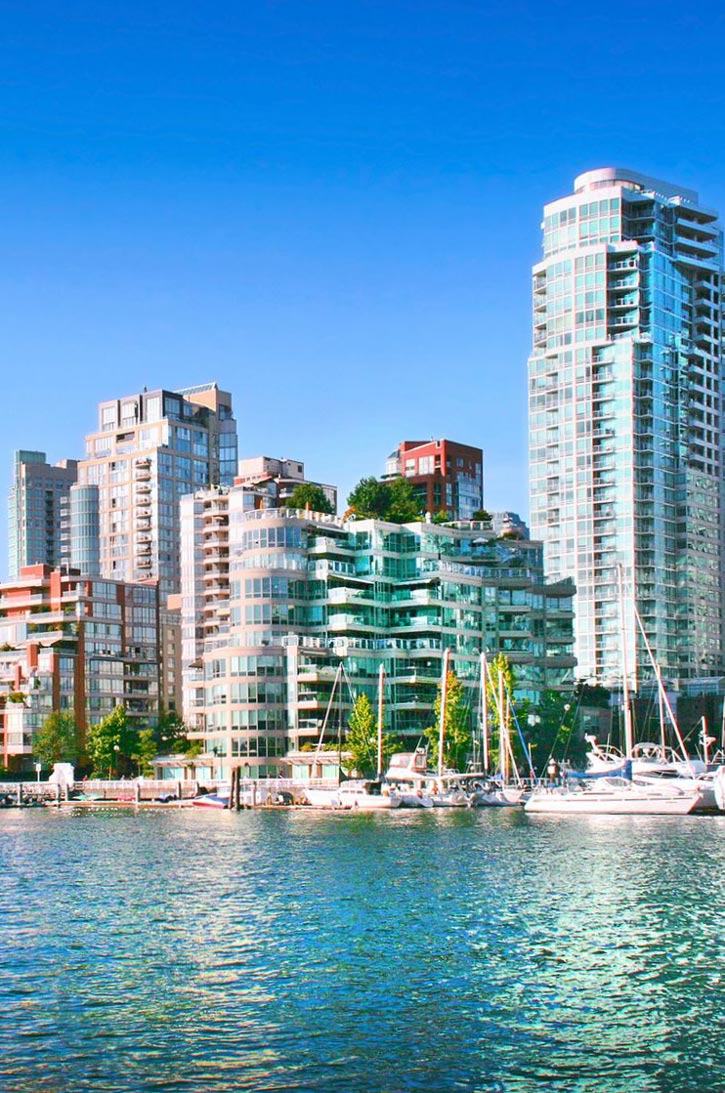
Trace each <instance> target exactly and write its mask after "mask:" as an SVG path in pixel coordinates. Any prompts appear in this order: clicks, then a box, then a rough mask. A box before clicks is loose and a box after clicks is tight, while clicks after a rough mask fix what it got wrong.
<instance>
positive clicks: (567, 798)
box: [524, 775, 701, 816]
mask: <svg viewBox="0 0 725 1093" xmlns="http://www.w3.org/2000/svg"><path fill="white" fill-rule="evenodd" d="M700 799H701V798H700V793H699V792H698V790H697V789H696V788H694V787H693V788H689V789H681V788H678V787H674V786H653V785H650V784H648V783H646V782H643V781H642V780H641V779H634V778H633V779H632V780H631V781H630V780H629V779H627V778H621V777H619V776H617V775H612V776H605V777H600V778H582V779H577V780H576V782H568V783H567V784H566V785H563V786H544V785H540V786H537V787H536V789H535V790H534V791H533V793H532V794H531V796H530V797H529V799H528V801H527V802H526V804H525V805H524V808H525V810H526V811H527V812H548V813H558V814H568V815H572V814H577V815H590V816H592V815H611V816H686V815H687V814H688V813H690V812H692V811H694V809H695V808H696V807H697V805H698V804H699V802H700Z"/></svg>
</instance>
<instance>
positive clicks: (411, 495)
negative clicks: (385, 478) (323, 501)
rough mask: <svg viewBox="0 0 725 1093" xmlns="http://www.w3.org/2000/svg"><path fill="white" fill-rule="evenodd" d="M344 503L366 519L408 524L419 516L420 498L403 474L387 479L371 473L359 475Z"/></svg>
mask: <svg viewBox="0 0 725 1093" xmlns="http://www.w3.org/2000/svg"><path fill="white" fill-rule="evenodd" d="M347 503H348V505H349V506H350V508H351V509H353V511H354V512H355V515H356V516H360V517H363V518H367V519H373V520H388V521H390V523H392V524H408V523H411V522H413V521H415V520H419V519H420V518H421V505H420V501H419V500H418V498H417V497H416V494H415V491H414V489H413V487H412V486H411V484H410V482H409V481H408V480H407V478H393V479H392V480H391V481H390V482H380V481H379V480H378V479H377V478H375V477H372V476H371V477H369V478H361V479H360V481H359V482H358V484H357V486H355V488H354V489H353V491H352V492H351V493H350V495H349V496H348V499H347Z"/></svg>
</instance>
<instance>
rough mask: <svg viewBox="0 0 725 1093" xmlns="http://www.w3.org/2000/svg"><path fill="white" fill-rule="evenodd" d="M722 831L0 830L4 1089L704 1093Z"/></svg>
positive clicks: (473, 819) (119, 822)
mask: <svg viewBox="0 0 725 1093" xmlns="http://www.w3.org/2000/svg"><path fill="white" fill-rule="evenodd" d="M724 831H725V823H724V821H723V820H721V819H719V818H703V819H698V818H684V819H677V818H673V819H660V818H653V819H645V818H638V819H636V820H633V819H628V818H624V817H622V818H617V817H591V818H586V817H583V818H581V819H578V820H574V821H572V820H569V821H566V822H562V821H561V820H558V821H557V820H556V819H554V818H552V817H537V818H532V817H527V816H525V815H523V814H521V813H517V812H508V811H506V812H504V811H500V812H491V813H486V812H468V811H460V812H459V811H455V812H445V811H435V812H421V813H415V812H411V813H396V814H390V815H381V816H364V815H359V816H354V817H353V816H344V815H329V816H326V815H323V814H313V813H308V812H303V811H292V812H287V813H274V814H266V813H265V814H261V813H241V814H239V815H234V814H226V813H221V814H220V813H215V814H205V813H202V814H197V813H193V814H191V813H186V812H183V811H176V812H140V813H138V814H134V813H133V812H119V811H113V812H111V811H110V810H109V811H108V812H105V813H104V812H99V813H90V812H84V813H83V814H79V815H73V814H66V813H56V812H54V811H47V812H28V813H21V812H9V813H7V814H3V815H2V816H1V817H0V856H1V863H2V875H3V878H4V879H3V883H2V888H1V893H0V916H1V920H2V923H3V940H4V945H3V948H2V955H0V1005H1V1006H2V1010H3V1013H4V1015H5V1026H6V1029H7V1030H8V1035H6V1037H5V1050H4V1052H3V1055H2V1059H0V1086H2V1087H5V1088H8V1089H12V1090H13V1091H14V1093H30V1091H31V1090H32V1091H36V1090H41V1091H42V1090H53V1091H55V1090H60V1089H63V1090H70V1089H72V1090H73V1091H74V1093H75V1091H93V1093H106V1091H115V1090H119V1091H129V1093H130V1091H132V1090H133V1091H134V1093H138V1091H144V1090H169V1091H174V1090H190V1089H195V1090H196V1089H198V1088H199V1087H202V1086H203V1087H205V1088H206V1089H209V1090H214V1091H218V1093H225V1091H227V1090H240V1089H250V1090H251V1089H254V1090H300V1091H302V1090H321V1091H327V1090H330V1091H332V1090H336V1091H337V1090H340V1089H345V1090H351V1091H352V1090H356V1091H357V1090H359V1091H362V1093H366V1091H383V1090H391V1091H393V1090H440V1091H443V1093H446V1091H448V1090H451V1091H452V1090H467V1091H468V1090H470V1091H481V1093H493V1091H494V1090H499V1091H506V1093H523V1091H529V1090H532V1091H533V1090H536V1091H539V1090H550V1091H552V1093H584V1091H588V1090H597V1093H602V1091H605V1093H608V1091H611V1093H621V1091H622V1090H625V1089H626V1090H628V1091H629V1090H632V1091H635V1093H638V1091H643V1093H644V1091H656V1093H668V1091H670V1090H671V1091H673V1093H674V1091H675V1090H677V1091H685V1093H687V1091H690V1090H691V1091H693V1093H694V1091H695V1090H697V1091H698V1093H701V1091H702V1090H705V1089H712V1088H713V1082H712V1075H713V1068H714V1072H715V1073H717V1072H718V1070H720V1071H721V1070H722V1068H723V1064H724V1063H725V1048H723V1047H722V1046H721V1037H720V1036H719V1035H718V1032H719V1029H720V1022H721V1018H720V1011H721V1008H722V1007H721V1002H722V994H721V982H720V975H721V972H720V968H721V966H722V959H723V947H724V945H725V941H723V936H724V932H723V915H722V907H723V881H722V878H723V875H724V874H723V866H724V865H725V851H723V848H722V847H723V842H722V840H723V832H724Z"/></svg>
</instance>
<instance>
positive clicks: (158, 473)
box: [70, 383, 237, 598]
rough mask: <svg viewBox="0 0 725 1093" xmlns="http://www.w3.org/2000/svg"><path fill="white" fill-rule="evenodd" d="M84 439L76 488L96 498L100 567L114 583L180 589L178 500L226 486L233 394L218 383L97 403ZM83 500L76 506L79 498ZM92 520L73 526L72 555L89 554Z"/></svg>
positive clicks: (232, 449)
mask: <svg viewBox="0 0 725 1093" xmlns="http://www.w3.org/2000/svg"><path fill="white" fill-rule="evenodd" d="M98 416H99V420H98V431H97V432H95V433H92V434H91V435H90V436H88V437H86V458H85V459H83V460H81V461H80V463H79V464H78V479H79V483H80V484H81V485H83V486H84V487H95V488H96V489H97V496H98V524H97V533H98V540H99V545H98V566H99V569H100V572H101V574H102V575H103V576H105V577H109V578H112V579H115V580H124V581H147V580H157V581H158V582H159V590H160V595H161V597H162V598H164V597H165V596H167V595H170V594H174V593H177V592H178V591H179V579H180V577H179V575H180V563H179V499H180V497H182V496H184V495H185V494H188V493H192V492H193V491H194V490H198V489H200V488H202V487H207V486H210V485H216V484H218V483H226V484H227V485H231V483H232V481H233V479H234V476H235V474H236V470H237V430H236V422H235V420H234V415H233V412H232V400H231V395H229V394H228V393H227V392H225V391H220V390H219V388H218V387H217V385H216V384H214V383H211V384H206V385H202V386H199V387H190V388H185V389H183V390H179V391H164V390H156V391H143V392H142V393H141V394H138V395H134V396H130V397H128V398H122V399H114V400H112V401H110V402H102V403H101V404H100V406H99V415H98ZM79 503H80V501H79ZM93 534H94V528H93V525H92V522H91V521H90V520H89V519H85V520H84V521H83V523H82V524H76V525H73V526H71V528H70V537H71V542H72V543H73V544H74V546H73V551H74V552H75V553H74V557H81V556H84V555H86V556H91V555H92V554H93V544H92V539H93Z"/></svg>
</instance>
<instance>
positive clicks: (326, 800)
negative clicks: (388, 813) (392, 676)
mask: <svg viewBox="0 0 725 1093" xmlns="http://www.w3.org/2000/svg"><path fill="white" fill-rule="evenodd" d="M342 674H343V666H342V662H340V666H339V668H338V671H337V674H336V676H335V682H334V683H333V687H332V692H331V694H330V703H329V704H328V713H329V710H330V706H331V704H332V700H333V698H334V694H335V688H336V686H337V685H338V683H339V684H340V686H341V676H342ZM384 684H385V669H384V667H383V665H382V664H381V665H380V675H379V683H378V725H377V729H378V733H377V736H378V739H377V743H378V758H377V778H347V779H346V780H345V781H342V780H340V781H339V782H338V785H337V786H335V787H334V788H331V789H330V788H326V789H322V788H319V789H317V788H313V787H309V788H307V789H305V796H306V798H307V802H308V804H310V805H312V806H313V807H315V808H329V809H356V810H362V811H375V812H378V811H381V810H387V809H391V808H398V807H399V806H400V804H401V799H400V795H399V794H397V793H396V792H395V790H393V789H392V788H391V787H390V786H389V785H388V784H387V783H386V782H384V781H383V780H382V773H381V772H382V762H383V688H384ZM326 725H327V714H326V716H325V721H324V723H323V726H322V732H321V733H320V741H319V742H318V750H319V748H320V747H321V745H322V740H323V738H324V733H325V728H326ZM339 732H340V739H341V734H342V714H341V713H340V728H339Z"/></svg>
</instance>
